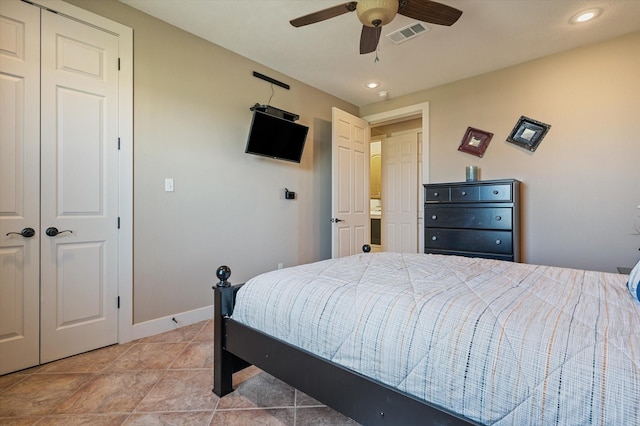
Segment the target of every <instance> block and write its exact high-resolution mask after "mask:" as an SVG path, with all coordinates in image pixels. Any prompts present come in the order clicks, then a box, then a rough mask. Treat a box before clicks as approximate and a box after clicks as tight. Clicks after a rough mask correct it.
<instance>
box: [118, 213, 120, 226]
mask: <svg viewBox="0 0 640 426" xmlns="http://www.w3.org/2000/svg"><path fill="white" fill-rule="evenodd" d="M118 229H120V216H118Z"/></svg>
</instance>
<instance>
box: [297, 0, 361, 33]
mask: <svg viewBox="0 0 640 426" xmlns="http://www.w3.org/2000/svg"><path fill="white" fill-rule="evenodd" d="M356 4H358V2H355V1H350V2H348V3H344V4H339V5H337V6H333V7H330V8H328V9H324V10H319V11H317V12H313V13H310V14H308V15H304V16H301V17H299V18H296V19H292V20H290V21H289V23H290V24H291V25H293V26H294V27H302V26H305V25H309V24H315V23H316V22H320V21H324V20H326V19H330V18H335V17H336V16H340V15H342V14H344V13H347V12H353V11H354V10H356Z"/></svg>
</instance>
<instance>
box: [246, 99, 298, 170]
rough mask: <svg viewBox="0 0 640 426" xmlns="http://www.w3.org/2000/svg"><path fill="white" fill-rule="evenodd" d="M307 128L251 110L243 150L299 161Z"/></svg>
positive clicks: (249, 152)
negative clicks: (247, 134) (250, 119)
mask: <svg viewBox="0 0 640 426" xmlns="http://www.w3.org/2000/svg"><path fill="white" fill-rule="evenodd" d="M308 130H309V128H308V127H307V126H303V125H302V124H298V123H295V122H293V121H290V120H286V119H284V118H280V117H277V116H275V115H271V114H267V113H265V112H262V111H258V110H254V111H253V120H252V121H251V128H250V130H249V138H248V139H247V147H246V149H245V152H246V153H248V154H256V155H263V156H265V157H271V158H277V159H279V160H287V161H293V162H296V163H299V162H300V160H301V158H302V150H303V149H304V142H305V140H306V139H307V131H308Z"/></svg>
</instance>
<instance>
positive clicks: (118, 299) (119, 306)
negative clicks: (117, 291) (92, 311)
mask: <svg viewBox="0 0 640 426" xmlns="http://www.w3.org/2000/svg"><path fill="white" fill-rule="evenodd" d="M118 309H120V296H118Z"/></svg>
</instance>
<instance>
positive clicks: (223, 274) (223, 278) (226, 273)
mask: <svg viewBox="0 0 640 426" xmlns="http://www.w3.org/2000/svg"><path fill="white" fill-rule="evenodd" d="M230 276H231V268H229V267H228V266H227V265H222V266H220V267H219V268H218V269H217V270H216V277H218V279H219V280H220V282H219V283H218V284H216V287H229V286H231V283H230V282H229V281H227V279H228V278H229V277H230Z"/></svg>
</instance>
